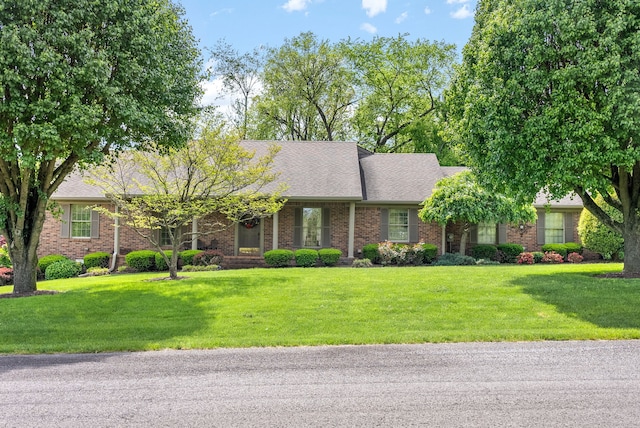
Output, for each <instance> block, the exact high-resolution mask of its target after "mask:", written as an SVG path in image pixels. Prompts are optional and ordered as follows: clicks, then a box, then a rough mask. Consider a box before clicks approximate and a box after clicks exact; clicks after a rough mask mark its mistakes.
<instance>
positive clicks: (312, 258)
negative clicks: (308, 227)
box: [293, 248, 318, 267]
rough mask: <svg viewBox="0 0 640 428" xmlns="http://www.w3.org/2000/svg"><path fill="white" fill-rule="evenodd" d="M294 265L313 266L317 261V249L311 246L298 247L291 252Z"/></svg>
mask: <svg viewBox="0 0 640 428" xmlns="http://www.w3.org/2000/svg"><path fill="white" fill-rule="evenodd" d="M293 256H294V258H295V260H296V266H300V267H313V266H315V265H316V263H317V262H318V251H316V250H313V249H311V248H300V249H299V250H296V251H295V253H294V254H293Z"/></svg>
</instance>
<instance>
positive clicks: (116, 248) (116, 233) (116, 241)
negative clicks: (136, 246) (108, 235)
mask: <svg viewBox="0 0 640 428" xmlns="http://www.w3.org/2000/svg"><path fill="white" fill-rule="evenodd" d="M115 213H116V214H118V206H117V205H116V206H115ZM118 253H120V217H118V216H116V223H115V226H114V228H113V258H112V259H111V272H113V271H114V270H116V263H118Z"/></svg>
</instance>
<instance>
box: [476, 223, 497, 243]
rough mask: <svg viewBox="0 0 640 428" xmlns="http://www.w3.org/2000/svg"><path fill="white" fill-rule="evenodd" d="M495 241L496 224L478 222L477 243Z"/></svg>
mask: <svg viewBox="0 0 640 428" xmlns="http://www.w3.org/2000/svg"><path fill="white" fill-rule="evenodd" d="M495 243H496V224H495V223H479V224H478V244H495Z"/></svg>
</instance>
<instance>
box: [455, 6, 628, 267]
mask: <svg viewBox="0 0 640 428" xmlns="http://www.w3.org/2000/svg"><path fill="white" fill-rule="evenodd" d="M639 35H640V3H639V2H637V1H631V0H610V1H597V0H591V1H583V2H567V1H560V0H545V1H542V0H518V1H515V2H512V1H506V0H481V1H480V2H479V5H478V10H477V13H476V24H475V26H474V29H473V33H472V36H471V39H470V41H469V43H468V44H467V45H466V46H465V48H464V51H463V63H462V65H461V67H460V68H459V70H458V73H457V76H456V78H455V79H454V84H453V85H452V87H451V90H450V91H449V93H448V95H447V99H448V100H451V101H452V102H454V103H455V104H456V106H457V107H456V108H454V109H453V112H454V115H453V117H454V118H455V119H456V120H454V121H452V124H454V125H455V127H456V131H457V134H458V135H459V136H460V139H461V140H462V141H463V144H464V147H465V150H466V152H467V154H468V155H469V158H470V159H469V160H470V165H471V167H472V168H473V169H474V171H475V172H476V173H477V174H478V176H479V179H480V180H481V182H482V183H483V184H484V185H486V186H489V187H490V188H492V189H495V190H498V191H504V192H507V193H509V194H511V195H514V196H516V197H518V198H519V199H521V200H533V198H534V197H535V194H536V193H537V192H538V191H540V189H544V190H545V191H546V192H547V193H548V194H549V195H550V196H552V197H556V198H559V197H562V196H564V195H565V194H567V193H569V192H575V193H576V194H577V195H579V196H580V198H582V201H583V203H584V206H585V208H586V209H587V210H589V211H590V212H591V213H592V214H593V215H594V216H595V217H597V218H598V219H599V220H600V221H601V222H602V223H603V224H605V225H607V226H608V227H610V228H611V229H613V230H615V231H617V232H619V233H620V234H621V235H622V237H623V238H624V253H625V260H624V273H625V274H629V275H635V274H638V273H640V217H639V215H640V214H639V213H640V155H639V152H640V145H639V143H638V142H640V74H639V73H638V70H640V36H639ZM611 188H612V189H613V195H611V194H610V193H609V189H611ZM597 194H600V195H603V198H604V201H605V202H606V204H607V205H609V206H610V207H612V208H614V209H615V210H616V211H618V212H619V213H620V214H621V216H622V217H621V218H622V220H617V219H616V218H615V217H614V216H611V215H609V214H608V213H607V211H606V210H604V209H602V208H600V207H599V206H598V204H597V203H596V202H595V200H594V195H597ZM613 196H615V198H614V197H613Z"/></svg>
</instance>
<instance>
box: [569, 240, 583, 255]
mask: <svg viewBox="0 0 640 428" xmlns="http://www.w3.org/2000/svg"><path fill="white" fill-rule="evenodd" d="M564 246H565V247H567V254H571V253H578V254H582V249H583V248H582V245H580V244H578V243H577V242H565V243H564Z"/></svg>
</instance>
